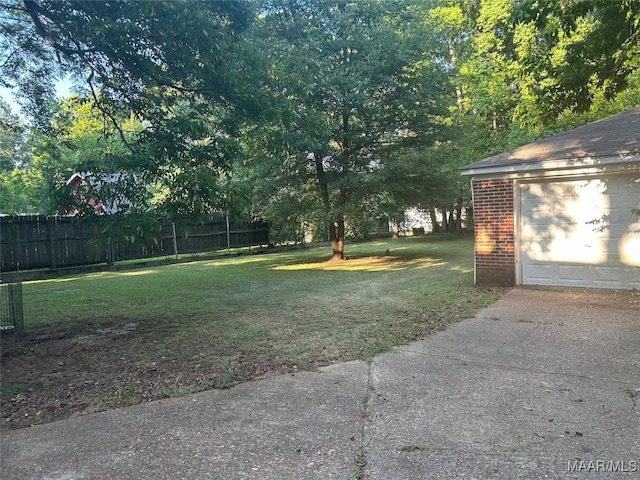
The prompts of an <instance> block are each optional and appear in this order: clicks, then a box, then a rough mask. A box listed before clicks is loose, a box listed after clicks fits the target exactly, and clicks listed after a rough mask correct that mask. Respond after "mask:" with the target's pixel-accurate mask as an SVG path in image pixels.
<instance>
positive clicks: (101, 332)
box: [0, 323, 297, 430]
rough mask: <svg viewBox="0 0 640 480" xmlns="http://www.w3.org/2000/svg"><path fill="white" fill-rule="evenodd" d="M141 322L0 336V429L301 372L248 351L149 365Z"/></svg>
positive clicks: (163, 360)
mask: <svg viewBox="0 0 640 480" xmlns="http://www.w3.org/2000/svg"><path fill="white" fill-rule="evenodd" d="M145 336H146V335H145V333H144V332H141V331H140V329H139V327H138V326H137V325H136V324H135V323H124V324H114V325H113V326H112V327H108V328H100V329H96V330H82V331H66V332H54V331H46V330H42V331H40V332H38V333H36V334H31V335H14V334H4V335H3V337H2V358H1V362H2V391H1V392H0V394H1V396H0V405H1V410H2V424H1V426H0V428H1V429H3V430H5V429H12V428H21V427H25V426H28V425H34V424H39V423H47V422H51V421H55V420H60V419H63V418H69V417H72V416H76V415H79V414H86V413H92V412H97V411H102V410H107V409H111V408H117V407H120V406H125V405H132V404H137V403H142V402H145V401H152V400H157V399H161V398H167V397H171V396H176V395H183V394H186V393H192V392H196V391H201V390H205V389H210V388H226V387H230V386H232V385H234V384H237V383H239V382H242V381H247V380H251V379H254V378H258V377H264V376H268V375H274V374H282V373H287V372H295V371H297V366H294V365H287V364H282V363H279V362H277V361H268V360H264V361H261V362H256V360H255V358H250V357H248V356H246V355H243V354H242V353H238V354H236V355H234V356H224V355H223V356H216V357H215V361H216V365H211V364H210V361H209V364H207V365H203V364H201V363H198V358H192V359H187V360H185V359H184V358H180V359H176V358H169V357H158V358H153V359H144V357H143V356H141V355H137V354H135V353H132V352H135V347H136V345H137V344H140V343H141V340H142V339H143V338H144V337H145Z"/></svg>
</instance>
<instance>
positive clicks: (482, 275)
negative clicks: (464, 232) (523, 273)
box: [473, 180, 516, 286]
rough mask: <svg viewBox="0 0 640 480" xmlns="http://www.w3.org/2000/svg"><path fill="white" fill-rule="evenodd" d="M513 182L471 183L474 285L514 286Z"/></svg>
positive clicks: (484, 181)
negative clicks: (474, 258) (473, 231)
mask: <svg viewBox="0 0 640 480" xmlns="http://www.w3.org/2000/svg"><path fill="white" fill-rule="evenodd" d="M513 189H514V181H513V180H474V181H473V221H474V230H475V257H476V284H477V285H500V286H513V285H515V283H516V249H515V235H514V231H515V229H514V195H513V191H514V190H513Z"/></svg>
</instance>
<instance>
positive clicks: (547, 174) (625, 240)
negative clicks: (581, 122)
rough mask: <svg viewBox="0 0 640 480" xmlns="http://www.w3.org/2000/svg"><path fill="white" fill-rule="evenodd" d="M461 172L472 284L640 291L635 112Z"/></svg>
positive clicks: (639, 160)
mask: <svg viewBox="0 0 640 480" xmlns="http://www.w3.org/2000/svg"><path fill="white" fill-rule="evenodd" d="M462 174H463V175H467V176H470V177H471V184H472V191H473V209H474V229H475V278H476V284H478V285H503V286H513V285H550V286H570V287H592V288H616V289H632V288H635V289H640V107H637V108H634V109H631V110H628V111H626V112H622V113H619V114H617V115H613V116H611V117H607V118H604V119H602V120H599V121H596V122H593V123H590V124H588V125H585V126H582V127H578V128H575V129H573V130H570V131H567V132H565V133H561V134H558V135H554V136H552V137H549V138H546V139H543V140H539V141H537V142H534V143H531V144H528V145H524V146H522V147H519V148H516V149H514V150H512V151H509V152H506V153H502V154H499V155H496V156H493V157H490V158H487V159H485V160H482V161H480V162H476V163H473V164H471V165H467V166H466V167H464V168H463V169H462Z"/></svg>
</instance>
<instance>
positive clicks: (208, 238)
mask: <svg viewBox="0 0 640 480" xmlns="http://www.w3.org/2000/svg"><path fill="white" fill-rule="evenodd" d="M97 229H98V225H97V223H93V222H89V221H82V222H79V221H78V220H77V219H76V218H74V217H60V216H42V215H33V216H5V217H0V272H11V271H18V270H30V269H36V268H63V267H71V266H78V265H90V264H95V263H105V262H110V261H118V260H130V259H135V258H148V257H159V256H170V255H177V254H179V253H199V252H207V251H214V250H219V249H224V248H236V247H249V246H257V245H267V244H268V243H269V226H268V224H266V223H264V222H251V223H248V222H234V221H232V220H228V219H227V218H226V217H225V216H224V215H215V216H214V217H212V218H211V219H209V220H208V221H207V222H204V223H202V224H193V225H175V224H170V225H165V226H164V227H163V228H162V232H161V235H160V238H159V241H158V243H154V244H151V245H147V244H142V243H139V242H133V243H132V242H128V241H125V240H123V241H120V242H117V243H113V244H111V246H110V248H106V247H104V246H100V245H98V244H96V243H95V242H93V241H91V240H92V239H93V238H94V237H95V235H96V232H97Z"/></svg>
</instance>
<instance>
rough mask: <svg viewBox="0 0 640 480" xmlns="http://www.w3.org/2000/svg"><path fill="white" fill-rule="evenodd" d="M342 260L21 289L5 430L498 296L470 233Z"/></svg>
mask: <svg viewBox="0 0 640 480" xmlns="http://www.w3.org/2000/svg"><path fill="white" fill-rule="evenodd" d="M346 252H347V260H346V261H344V262H326V259H327V258H329V257H330V249H328V248H313V249H306V250H298V251H289V252H281V253H273V254H264V255H243V256H236V257H224V258H219V259H214V260H205V261H196V262H193V263H182V264H174V265H164V266H158V267H154V268H140V269H133V270H128V271H120V272H117V271H116V272H102V273H93V274H87V275H82V276H74V277H65V278H59V279H55V280H46V281H35V282H28V283H25V284H24V286H23V292H24V293H23V295H24V314H25V328H26V331H27V335H25V336H24V337H23V338H20V337H18V336H16V337H11V336H9V335H7V336H6V338H3V340H2V341H3V345H2V346H3V353H2V384H3V385H2V392H3V394H2V402H3V405H2V406H3V415H4V416H5V422H4V423H5V427H6V426H7V425H8V426H9V427H16V426H23V425H24V424H25V422H26V424H29V423H38V422H43V421H49V420H51V419H56V418H61V417H64V416H69V415H71V414H77V413H86V412H93V411H99V410H104V409H108V408H113V407H117V406H121V405H127V404H132V403H138V402H141V401H144V400H152V399H157V398H162V397H167V396H172V395H179V394H183V393H187V392H193V391H197V390H203V389H207V388H223V387H228V386H231V385H233V384H235V383H238V382H241V381H246V380H249V379H252V378H256V377H259V376H262V375H266V374H271V373H278V372H294V371H296V370H301V369H313V368H316V367H318V366H322V365H327V364H330V363H332V362H339V361H347V360H354V359H363V360H368V359H370V358H371V357H373V356H374V355H376V354H378V353H380V352H384V351H386V350H388V349H390V348H391V347H393V346H395V345H399V344H403V343H407V342H409V341H412V340H414V339H417V338H420V337H422V336H424V335H426V334H429V333H431V332H432V331H435V330H438V329H441V328H443V327H444V326H446V325H447V324H449V323H451V322H454V321H457V320H460V319H463V318H467V317H470V316H472V315H473V314H474V313H475V312H476V311H477V310H478V309H479V308H480V307H482V306H485V305H487V304H489V303H490V302H492V301H494V300H495V299H496V298H497V295H498V293H496V292H493V291H488V290H482V289H477V288H475V287H474V286H473V246H472V239H471V238H470V237H467V236H465V237H457V236H453V237H436V236H434V237H430V236H426V237H415V238H404V239H399V240H388V241H375V242H368V243H362V244H350V245H347V247H346ZM20 363H22V364H23V365H22V366H21V365H20ZM25 364H26V366H25ZM38 365H40V367H38ZM69 385H70V386H69ZM43 392H44V393H47V394H44V395H43ZM63 394H64V395H67V397H66V398H67V399H68V401H62V402H61V401H60V399H59V397H60V396H61V395H63ZM39 396H40V397H42V400H39ZM52 403H53V406H51V404H52ZM23 404H24V405H23ZM24 409H26V411H23V410H24ZM25 418H27V419H28V420H26V421H25ZM14 420H15V422H17V423H14ZM18 420H19V421H18Z"/></svg>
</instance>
